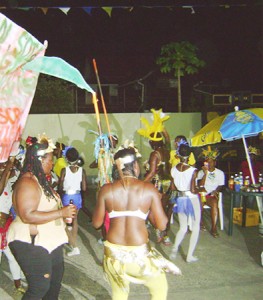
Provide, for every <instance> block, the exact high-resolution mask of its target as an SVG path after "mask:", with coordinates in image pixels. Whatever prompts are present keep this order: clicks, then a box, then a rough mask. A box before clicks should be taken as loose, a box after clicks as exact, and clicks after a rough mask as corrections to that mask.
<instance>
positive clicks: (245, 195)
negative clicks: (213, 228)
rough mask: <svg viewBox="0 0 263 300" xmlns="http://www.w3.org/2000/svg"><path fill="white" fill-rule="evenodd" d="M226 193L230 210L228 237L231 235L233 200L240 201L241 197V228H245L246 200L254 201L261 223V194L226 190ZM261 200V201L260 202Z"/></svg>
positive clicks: (262, 194)
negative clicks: (228, 194)
mask: <svg viewBox="0 0 263 300" xmlns="http://www.w3.org/2000/svg"><path fill="white" fill-rule="evenodd" d="M226 191H227V192H228V193H230V208H229V225H228V235H232V234H233V208H234V199H236V198H238V199H241V197H242V196H243V200H244V201H243V211H242V227H245V224H246V208H247V199H253V198H254V199H256V201H257V205H258V209H259V215H260V220H261V223H263V222H262V200H263V193H254V192H245V191H240V192H236V191H232V190H230V189H228V188H227V189H226ZM260 200H261V201H260Z"/></svg>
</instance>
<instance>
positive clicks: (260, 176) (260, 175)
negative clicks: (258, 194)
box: [258, 173, 263, 186]
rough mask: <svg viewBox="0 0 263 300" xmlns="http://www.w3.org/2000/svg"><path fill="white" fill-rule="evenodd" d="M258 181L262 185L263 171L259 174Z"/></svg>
mask: <svg viewBox="0 0 263 300" xmlns="http://www.w3.org/2000/svg"><path fill="white" fill-rule="evenodd" d="M258 183H259V184H260V186H261V185H262V184H263V177H262V174H261V173H259V174H258Z"/></svg>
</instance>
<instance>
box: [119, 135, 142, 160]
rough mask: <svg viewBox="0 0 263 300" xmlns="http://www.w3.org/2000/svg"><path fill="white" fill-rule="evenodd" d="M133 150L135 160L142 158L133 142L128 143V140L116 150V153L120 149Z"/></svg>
mask: <svg viewBox="0 0 263 300" xmlns="http://www.w3.org/2000/svg"><path fill="white" fill-rule="evenodd" d="M130 148H132V149H134V151H135V156H136V158H140V157H142V155H141V153H140V152H139V150H138V148H137V147H136V146H135V145H134V141H129V140H128V139H127V140H125V141H124V143H123V144H122V145H121V146H120V147H119V148H118V149H117V152H118V151H119V150H122V149H130Z"/></svg>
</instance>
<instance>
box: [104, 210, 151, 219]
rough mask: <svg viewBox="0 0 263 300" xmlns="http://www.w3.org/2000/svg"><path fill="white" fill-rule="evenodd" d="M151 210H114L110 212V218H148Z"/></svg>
mask: <svg viewBox="0 0 263 300" xmlns="http://www.w3.org/2000/svg"><path fill="white" fill-rule="evenodd" d="M148 214H149V212H147V213H144V212H142V211H141V210H140V209H137V210H122V211H120V210H112V211H111V212H109V218H110V219H112V218H117V217H138V218H141V219H143V220H146V219H147V217H148Z"/></svg>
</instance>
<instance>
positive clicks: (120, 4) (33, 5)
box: [0, 0, 259, 17]
mask: <svg viewBox="0 0 263 300" xmlns="http://www.w3.org/2000/svg"><path fill="white" fill-rule="evenodd" d="M6 2H7V4H6V6H3V5H1V4H0V10H5V9H20V10H24V11H28V10H32V9H40V10H42V12H43V13H44V14H47V13H48V11H49V10H53V9H59V10H61V11H62V12H63V13H64V14H66V15H67V14H68V13H69V11H70V10H71V9H72V8H80V9H83V10H84V11H85V12H86V13H88V14H89V15H92V10H94V9H98V8H100V9H102V10H104V11H105V12H106V13H107V14H108V16H109V17H111V15H112V11H113V9H124V10H128V11H130V12H131V11H132V10H133V9H134V8H135V7H138V6H140V7H144V8H147V9H154V8H160V7H162V8H167V9H169V10H171V9H178V7H179V8H183V9H188V10H189V11H190V13H192V14H193V13H195V10H194V9H196V8H209V7H210V8H215V7H218V8H224V9H229V8H231V7H247V6H252V5H259V2H256V3H253V2H254V1H251V2H250V1H249V2H248V1H238V2H235V3H233V2H232V3H231V2H229V3H228V2H224V3H222V2H221V3H220V1H219V2H218V3H217V2H213V3H212V4H203V3H202V2H200V3H198V1H195V2H194V3H193V4H192V3H191V4H189V3H188V2H187V4H185V5H184V3H183V1H179V2H177V1H169V0H168V1H158V4H157V3H156V2H153V1H138V0H137V2H134V3H133V1H128V2H127V1H113V4H115V5H109V4H110V2H111V1H107V3H108V4H106V2H103V1H100V2H97V3H98V4H97V5H95V4H93V5H92V6H78V5H75V4H76V3H78V2H77V1H76V2H75V4H74V5H71V6H70V7H67V6H64V5H63V6H62V4H60V5H58V6H56V2H57V1H52V3H49V2H48V1H44V2H43V3H42V1H36V2H34V1H15V5H14V4H13V2H12V1H10V3H9V1H6ZM89 2H90V1H86V2H85V1H82V2H80V4H85V3H89ZM59 3H61V1H60V2H58V4H59ZM91 3H93V2H91ZM99 3H100V5H99ZM43 4H46V5H43ZM103 4H105V5H103Z"/></svg>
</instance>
